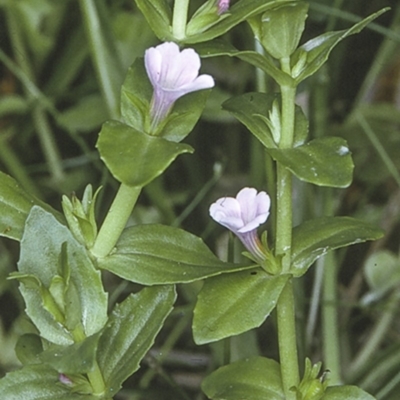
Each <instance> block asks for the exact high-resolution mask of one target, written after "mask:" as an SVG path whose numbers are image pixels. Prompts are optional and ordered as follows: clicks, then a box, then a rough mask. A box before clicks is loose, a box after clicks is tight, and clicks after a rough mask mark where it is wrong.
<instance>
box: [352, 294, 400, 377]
mask: <svg viewBox="0 0 400 400" xmlns="http://www.w3.org/2000/svg"><path fill="white" fill-rule="evenodd" d="M399 300H400V298H399V294H398V293H396V292H395V293H394V294H393V295H392V296H391V298H390V299H389V303H388V304H387V306H386V309H385V310H384V312H383V313H382V315H381V317H380V319H379V320H378V321H377V323H376V324H375V326H374V328H373V329H372V331H371V333H370V335H369V337H368V339H367V341H366V343H365V345H364V346H363V347H362V348H361V350H360V351H359V352H358V354H357V356H356V357H355V358H354V361H353V362H352V364H351V365H350V368H349V371H348V375H349V378H350V380H354V379H356V378H357V376H358V375H359V373H360V372H362V371H363V370H364V368H365V366H367V365H368V362H369V361H370V360H371V358H372V356H373V355H375V354H376V352H377V350H378V349H379V346H380V344H381V343H382V340H383V339H384V338H385V337H386V336H387V333H388V330H389V328H390V327H391V325H392V323H393V320H394V318H395V317H396V312H397V310H398V305H399Z"/></svg>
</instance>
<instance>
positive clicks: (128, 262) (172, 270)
mask: <svg viewBox="0 0 400 400" xmlns="http://www.w3.org/2000/svg"><path fill="white" fill-rule="evenodd" d="M98 263H99V267H100V268H102V269H105V270H108V271H110V272H112V273H114V274H116V275H118V276H120V277H122V278H124V279H127V280H129V281H132V282H137V283H141V284H142V285H160V284H171V283H188V282H193V281H196V280H199V279H204V278H207V277H210V276H215V275H219V274H223V273H228V272H234V271H239V270H242V269H246V268H251V265H250V266H245V265H241V264H232V263H226V262H223V261H221V260H219V259H218V258H217V257H216V256H215V255H214V254H213V253H212V252H211V251H210V250H209V248H208V247H207V246H206V245H205V244H204V242H203V241H202V240H201V239H200V238H198V237H196V236H194V235H192V234H190V233H189V232H185V231H184V230H182V229H178V228H173V227H170V226H164V225H137V226H133V227H130V228H126V229H125V230H124V232H123V233H122V235H121V237H120V240H119V241H118V243H117V245H116V249H115V250H114V251H113V252H112V253H111V254H110V255H109V256H107V257H105V258H102V259H99V260H98Z"/></svg>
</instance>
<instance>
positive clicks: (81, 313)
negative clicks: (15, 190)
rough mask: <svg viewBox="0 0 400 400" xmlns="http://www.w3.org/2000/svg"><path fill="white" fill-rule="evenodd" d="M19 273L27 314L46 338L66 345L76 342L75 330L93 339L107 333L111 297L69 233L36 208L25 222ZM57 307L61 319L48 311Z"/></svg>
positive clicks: (49, 215)
mask: <svg viewBox="0 0 400 400" xmlns="http://www.w3.org/2000/svg"><path fill="white" fill-rule="evenodd" d="M62 247H64V252H62ZM60 253H61V254H62V255H61V258H60ZM18 270H19V273H16V274H14V275H13V277H15V278H17V279H20V280H21V286H20V291H21V293H22V295H23V297H24V300H25V303H26V313H27V314H28V315H29V317H30V318H31V319H32V321H33V322H34V324H35V325H36V327H37V329H38V330H39V332H40V334H41V336H42V337H43V338H45V339H47V340H49V341H50V342H52V343H55V344H60V345H67V344H72V343H73V341H74V339H73V337H72V334H71V332H72V331H74V330H76V329H78V330H80V329H82V330H83V332H84V333H85V335H86V336H91V335H93V334H95V333H96V332H98V331H99V330H101V329H102V328H103V326H104V324H105V323H106V320H107V295H106V293H105V292H104V290H103V285H102V282H101V278H100V274H99V272H98V271H96V270H95V268H94V266H93V262H92V261H91V259H90V258H89V256H88V254H87V252H86V249H85V248H84V247H83V246H82V245H81V244H79V243H78V242H77V241H76V240H75V238H74V237H73V236H72V234H71V232H70V231H69V230H68V229H67V228H66V227H65V226H63V225H61V224H60V223H59V222H58V221H57V220H56V219H55V218H54V217H53V216H52V215H51V214H49V213H48V212H46V211H45V210H43V209H42V208H40V207H38V206H34V207H33V208H32V210H31V212H30V213H29V216H28V219H27V221H26V225H25V231H24V235H23V237H22V239H21V254H20V260H19V262H18ZM27 279H28V281H27ZM31 281H34V282H37V285H36V284H35V285H32V284H31ZM87 282H90V285H88V284H87ZM57 284H58V285H59V286H60V287H61V288H57V287H56V285H57ZM44 294H46V296H44ZM54 308H57V310H58V311H59V313H61V317H60V315H59V313H58V314H57V315H55V314H54V313H53V314H52V313H50V312H49V310H54ZM60 318H61V320H60ZM66 328H67V329H66Z"/></svg>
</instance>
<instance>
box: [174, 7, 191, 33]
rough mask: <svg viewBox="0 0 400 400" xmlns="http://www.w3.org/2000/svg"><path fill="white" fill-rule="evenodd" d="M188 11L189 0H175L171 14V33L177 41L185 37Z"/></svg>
mask: <svg viewBox="0 0 400 400" xmlns="http://www.w3.org/2000/svg"><path fill="white" fill-rule="evenodd" d="M188 11H189V0H175V4H174V13H173V16H172V34H173V35H174V37H175V38H176V39H177V40H178V41H182V40H183V39H185V37H186V24H187V18H188Z"/></svg>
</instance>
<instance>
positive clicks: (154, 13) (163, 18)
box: [135, 0, 173, 42]
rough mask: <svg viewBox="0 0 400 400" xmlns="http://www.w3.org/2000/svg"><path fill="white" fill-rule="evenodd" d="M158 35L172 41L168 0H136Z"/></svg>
mask: <svg viewBox="0 0 400 400" xmlns="http://www.w3.org/2000/svg"><path fill="white" fill-rule="evenodd" d="M135 2H136V4H137V6H138V7H139V9H140V11H141V12H142V13H143V15H144V16H145V17H146V20H147V22H148V24H149V25H150V27H151V29H152V30H153V31H154V33H155V34H156V36H157V37H158V38H159V39H160V40H161V41H163V42H167V41H172V40H173V36H172V34H171V29H170V25H171V18H172V14H171V8H170V6H169V4H168V2H167V1H166V0H154V1H153V0H135Z"/></svg>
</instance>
